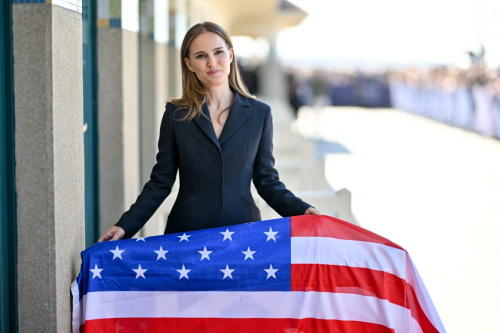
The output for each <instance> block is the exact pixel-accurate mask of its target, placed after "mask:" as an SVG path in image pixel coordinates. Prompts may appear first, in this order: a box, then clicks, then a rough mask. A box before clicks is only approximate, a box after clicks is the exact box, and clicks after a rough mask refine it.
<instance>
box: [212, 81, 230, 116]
mask: <svg viewBox="0 0 500 333" xmlns="http://www.w3.org/2000/svg"><path fill="white" fill-rule="evenodd" d="M233 96H234V93H233V92H232V91H231V89H230V88H229V84H227V85H226V84H223V85H221V86H219V87H213V88H209V89H207V106H208V108H209V109H211V110H219V111H220V110H222V109H223V108H225V107H227V106H228V105H229V104H231V102H232V101H233Z"/></svg>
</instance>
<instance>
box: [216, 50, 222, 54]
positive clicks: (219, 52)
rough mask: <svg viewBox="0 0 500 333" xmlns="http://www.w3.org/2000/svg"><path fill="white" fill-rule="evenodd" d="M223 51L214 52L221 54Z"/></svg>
mask: <svg viewBox="0 0 500 333" xmlns="http://www.w3.org/2000/svg"><path fill="white" fill-rule="evenodd" d="M223 52H224V51H221V50H219V51H217V52H215V54H221V53H223Z"/></svg>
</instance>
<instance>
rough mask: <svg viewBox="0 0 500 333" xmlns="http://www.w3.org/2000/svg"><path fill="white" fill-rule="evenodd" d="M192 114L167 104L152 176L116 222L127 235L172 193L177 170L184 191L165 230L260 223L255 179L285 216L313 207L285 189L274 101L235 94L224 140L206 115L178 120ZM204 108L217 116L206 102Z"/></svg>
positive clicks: (177, 230) (169, 217) (267, 200)
mask: <svg viewBox="0 0 500 333" xmlns="http://www.w3.org/2000/svg"><path fill="white" fill-rule="evenodd" d="M176 110H177V111H176ZM185 113H186V110H185V109H178V108H177V107H176V106H175V105H173V104H171V103H168V104H167V107H166V109H165V113H164V114H163V118H162V121H161V128H160V139H159V142H158V148H159V152H158V154H157V155H156V164H155V166H154V167H153V171H152V172H151V179H150V180H149V181H148V182H147V183H146V185H144V188H143V190H142V192H141V194H140V195H139V196H138V197H137V200H136V202H135V203H134V204H133V205H132V206H131V207H130V209H129V210H128V211H127V212H125V213H124V214H123V215H122V217H121V218H120V220H119V221H118V222H117V223H116V225H117V226H120V227H122V228H123V229H124V230H125V238H130V237H132V236H134V235H135V233H136V232H137V231H139V230H140V229H141V228H142V226H143V225H144V224H145V223H146V222H147V221H148V220H149V218H150V217H151V216H152V215H153V214H154V212H155V211H156V210H157V209H158V207H159V206H160V205H161V203H162V202H163V201H164V200H165V198H166V197H167V196H168V195H169V194H170V192H171V190H172V186H173V184H174V181H175V177H176V174H177V170H179V177H180V188H179V194H178V196H177V199H176V201H175V204H174V206H173V207H172V211H171V212H170V215H169V216H168V220H167V227H166V228H165V233H166V234H167V233H176V232H185V231H192V230H199V229H207V228H216V227H221V226H229V225H233V224H239V223H246V222H253V221H260V220H261V216H260V211H259V209H258V208H257V206H256V205H255V203H254V200H253V198H252V195H251V193H250V181H251V180H252V179H253V182H254V185H255V188H256V189H257V191H258V193H259V195H260V196H261V197H262V198H263V199H264V200H265V201H266V202H267V203H268V204H269V206H271V207H272V208H273V209H274V210H275V211H276V212H277V213H278V214H280V215H281V216H283V217H286V216H295V215H302V214H304V213H305V211H306V210H307V208H308V207H310V206H311V205H309V204H307V203H306V202H304V201H302V200H301V199H299V198H297V197H296V196H295V195H294V194H293V193H292V192H291V191H289V190H288V189H287V188H286V187H285V185H284V184H283V183H282V182H281V181H280V180H279V176H278V171H277V170H276V169H275V168H274V156H273V142H272V137H273V124H272V116H271V108H270V107H269V105H267V104H265V103H263V102H261V101H258V100H255V99H252V98H246V97H244V96H242V95H241V94H239V93H237V92H235V101H234V103H233V105H232V106H231V110H230V112H229V115H228V118H227V120H226V124H225V126H224V128H223V130H222V133H221V135H220V137H219V139H217V136H216V134H215V131H214V128H213V125H212V123H211V122H210V121H209V120H208V119H206V118H205V117H203V116H201V115H199V116H197V117H196V118H194V119H193V120H192V121H188V122H186V121H178V120H175V119H180V118H182V116H183V115H185ZM203 113H204V114H205V115H206V116H207V117H208V118H209V119H210V112H209V111H208V107H207V105H206V103H205V104H204V105H203Z"/></svg>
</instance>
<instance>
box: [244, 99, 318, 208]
mask: <svg viewBox="0 0 500 333" xmlns="http://www.w3.org/2000/svg"><path fill="white" fill-rule="evenodd" d="M274 162H275V159H274V156H273V119H272V115H271V108H270V107H269V106H268V108H267V111H266V118H265V121H264V127H263V130H262V136H261V139H260V143H259V148H258V150H257V155H256V157H255V164H254V169H253V183H254V185H255V188H256V189H257V192H258V193H259V195H260V196H261V197H262V198H263V199H264V200H265V201H266V202H267V204H268V205H269V206H271V208H273V209H274V210H275V211H276V212H277V213H278V214H280V215H281V216H282V217H288V216H296V215H303V214H304V213H305V211H306V210H307V208H309V207H312V205H310V204H308V203H306V202H304V201H302V200H301V199H300V198H298V197H296V196H295V195H294V194H293V193H292V192H291V191H290V190H288V189H287V188H286V186H285V184H283V182H282V181H280V179H279V175H278V171H277V170H276V169H275V167H274Z"/></svg>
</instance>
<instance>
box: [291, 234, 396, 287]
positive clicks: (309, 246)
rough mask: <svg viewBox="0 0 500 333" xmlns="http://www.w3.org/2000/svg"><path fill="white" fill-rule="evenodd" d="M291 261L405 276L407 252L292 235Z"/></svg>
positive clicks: (348, 241)
mask: <svg viewBox="0 0 500 333" xmlns="http://www.w3.org/2000/svg"><path fill="white" fill-rule="evenodd" d="M291 239H292V243H291V246H292V264H324V265H340V266H350V267H359V268H370V269H374V270H377V271H384V272H387V273H391V274H394V275H396V276H398V277H400V278H402V279H406V274H405V267H406V252H405V251H403V250H400V249H396V248H393V247H390V246H385V245H383V244H378V243H370V242H361V241H354V240H345V239H336V238H327V237H292V238H291Z"/></svg>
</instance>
